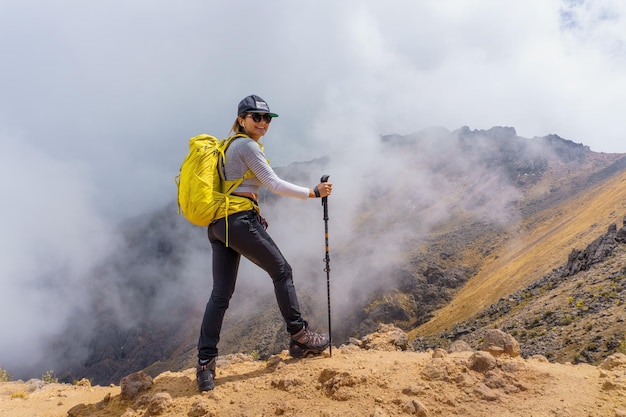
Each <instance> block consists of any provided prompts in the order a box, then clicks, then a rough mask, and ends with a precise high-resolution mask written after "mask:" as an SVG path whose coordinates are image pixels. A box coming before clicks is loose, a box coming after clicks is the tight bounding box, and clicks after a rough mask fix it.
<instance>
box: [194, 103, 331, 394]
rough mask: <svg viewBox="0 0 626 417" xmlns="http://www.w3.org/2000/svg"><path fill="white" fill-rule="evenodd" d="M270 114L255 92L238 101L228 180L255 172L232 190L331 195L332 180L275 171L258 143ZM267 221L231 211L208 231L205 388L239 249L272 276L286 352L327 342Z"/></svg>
mask: <svg viewBox="0 0 626 417" xmlns="http://www.w3.org/2000/svg"><path fill="white" fill-rule="evenodd" d="M274 117H278V115H277V114H275V113H271V112H270V109H269V106H268V105H267V102H266V101H265V100H263V99H262V98H261V97H259V96H256V95H250V96H247V97H245V98H244V99H243V100H241V102H239V106H238V111H237V119H236V120H235V122H234V123H233V126H232V132H233V133H235V134H244V135H246V136H245V137H240V138H237V139H235V140H233V141H232V142H231V144H230V146H229V147H228V149H227V150H226V164H225V167H224V175H225V177H226V179H227V180H231V179H237V178H241V177H243V176H244V174H245V173H246V171H248V170H250V171H251V172H252V173H253V174H254V175H253V176H252V177H251V178H247V179H245V180H244V181H243V182H242V183H241V185H240V186H239V187H237V188H236V189H235V190H234V192H233V194H234V195H238V196H240V197H245V198H248V199H250V200H252V201H253V202H254V203H255V205H257V201H258V195H259V189H260V188H261V186H265V187H267V188H268V189H269V190H270V191H272V192H273V193H276V194H280V195H283V196H287V197H294V198H299V199H302V200H305V199H307V198H315V197H325V196H328V195H330V193H331V191H332V184H331V183H329V182H325V183H319V184H317V186H315V187H314V188H313V189H310V188H305V187H301V186H298V185H295V184H292V183H289V182H287V181H284V180H282V179H280V178H279V177H278V176H277V175H276V173H274V171H273V170H272V168H271V167H270V166H269V164H268V163H267V160H266V159H265V155H264V154H263V149H262V148H261V145H260V144H259V143H258V140H259V139H260V138H261V137H262V136H263V135H265V134H266V133H267V130H268V129H269V126H270V122H271V121H272V118H274ZM227 221H228V227H227V224H226V222H227ZM266 227H267V223H265V221H264V220H263V218H262V217H260V215H259V214H258V212H257V211H256V210H249V211H243V212H239V213H234V214H229V215H228V219H225V218H221V219H218V220H215V221H214V222H213V223H211V224H210V225H209V228H208V236H209V241H210V242H211V247H212V249H213V291H212V292H211V297H210V299H209V302H208V303H207V305H206V310H205V312H204V318H203V321H202V328H201V330H200V338H199V341H198V367H197V370H196V379H197V382H198V389H199V390H200V391H209V390H212V389H213V388H214V386H215V384H214V378H215V361H216V358H217V354H218V349H217V344H218V342H219V339H220V331H221V329H222V322H223V319H224V314H225V312H226V309H227V308H228V305H229V302H230V299H231V297H232V295H233V292H234V290H235V282H236V280H237V270H238V268H239V261H240V259H241V256H242V255H243V256H244V257H246V258H247V259H249V260H250V261H252V262H254V263H255V264H256V265H258V266H259V267H261V268H262V269H263V270H265V271H266V272H267V273H268V274H269V275H270V277H271V278H272V281H273V283H274V293H275V295H276V301H277V302H278V307H279V309H280V312H281V314H282V316H283V318H284V319H285V323H286V325H287V331H288V332H289V334H290V336H291V338H290V342H289V353H290V355H291V356H292V357H303V356H307V355H309V354H320V353H321V352H322V351H324V349H326V348H327V347H328V345H329V343H330V342H329V337H328V335H326V334H319V333H315V332H313V331H311V330H310V329H309V328H308V325H307V322H306V321H305V320H304V319H303V318H302V316H301V314H300V308H299V306H298V298H297V296H296V291H295V288H294V285H293V280H292V272H291V266H290V265H289V263H288V262H287V260H286V259H285V258H284V256H283V255H282V253H281V252H280V250H279V249H278V247H277V246H276V244H275V243H274V241H273V240H272V238H271V237H270V236H269V235H268V234H267V232H266V231H265V228H266ZM227 235H228V236H227Z"/></svg>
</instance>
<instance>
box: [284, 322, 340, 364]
mask: <svg viewBox="0 0 626 417" xmlns="http://www.w3.org/2000/svg"><path fill="white" fill-rule="evenodd" d="M329 345H330V338H329V337H328V335H327V334H320V333H315V332H313V331H311V330H309V329H308V324H305V325H304V327H303V328H302V329H301V330H300V331H299V332H298V333H295V334H292V335H291V341H290V342H289V354H290V355H291V357H292V358H304V357H306V356H309V355H319V354H320V353H322V352H323V351H324V349H326V348H327V347H328V346H329Z"/></svg>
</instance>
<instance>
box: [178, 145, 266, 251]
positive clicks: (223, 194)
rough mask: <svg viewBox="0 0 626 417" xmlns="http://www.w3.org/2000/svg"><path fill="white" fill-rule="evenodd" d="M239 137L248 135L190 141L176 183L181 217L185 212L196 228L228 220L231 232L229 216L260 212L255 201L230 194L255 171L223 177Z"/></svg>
mask: <svg viewBox="0 0 626 417" xmlns="http://www.w3.org/2000/svg"><path fill="white" fill-rule="evenodd" d="M239 137H247V136H246V135H241V134H240V135H235V136H231V137H230V138H228V139H222V140H218V139H217V138H215V137H214V136H210V135H207V134H201V135H198V136H194V137H193V138H191V139H189V153H188V154H187V156H186V157H185V160H184V161H183V163H182V165H181V167H180V174H179V175H178V176H177V177H176V178H175V181H176V185H177V187H178V214H179V215H180V213H181V212H182V213H183V215H184V216H185V218H186V219H187V220H188V221H189V222H191V223H193V224H195V225H196V226H208V225H209V224H210V223H211V222H213V221H214V220H217V219H221V218H222V217H226V220H227V222H226V227H227V230H228V215H229V214H233V213H238V212H240V211H246V210H256V211H257V212H258V211H259V208H258V206H257V205H256V204H254V202H252V200H250V199H247V198H245V197H239V196H236V195H231V193H232V192H233V190H235V188H237V187H238V186H239V185H240V184H241V183H242V182H243V180H244V179H246V178H250V177H253V176H254V174H253V173H252V171H250V170H248V171H246V173H245V174H244V176H243V177H241V178H238V179H236V180H229V181H227V180H225V178H224V164H225V163H226V156H225V152H226V149H227V148H228V146H229V145H230V144H231V142H232V141H233V140H235V139H237V138H239ZM259 146H261V144H259ZM227 236H228V232H227ZM226 245H227V246H228V242H227V243H226Z"/></svg>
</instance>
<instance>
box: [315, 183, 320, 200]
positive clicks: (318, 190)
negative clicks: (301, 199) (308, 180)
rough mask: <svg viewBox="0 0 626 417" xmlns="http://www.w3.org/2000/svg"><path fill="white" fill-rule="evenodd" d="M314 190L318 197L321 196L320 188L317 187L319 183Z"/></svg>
mask: <svg viewBox="0 0 626 417" xmlns="http://www.w3.org/2000/svg"><path fill="white" fill-rule="evenodd" d="M313 192H314V193H315V197H317V198H320V197H321V194H320V189H319V188H317V185H316V186H315V188H313Z"/></svg>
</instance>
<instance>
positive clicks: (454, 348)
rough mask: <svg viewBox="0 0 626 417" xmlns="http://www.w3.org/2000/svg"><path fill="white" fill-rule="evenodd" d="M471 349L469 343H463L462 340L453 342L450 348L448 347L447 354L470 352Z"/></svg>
mask: <svg viewBox="0 0 626 417" xmlns="http://www.w3.org/2000/svg"><path fill="white" fill-rule="evenodd" d="M472 350H474V349H472V347H471V346H470V345H469V343H467V342H465V341H463V340H455V341H454V342H452V344H451V345H450V347H448V353H454V352H471V351H472Z"/></svg>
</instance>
